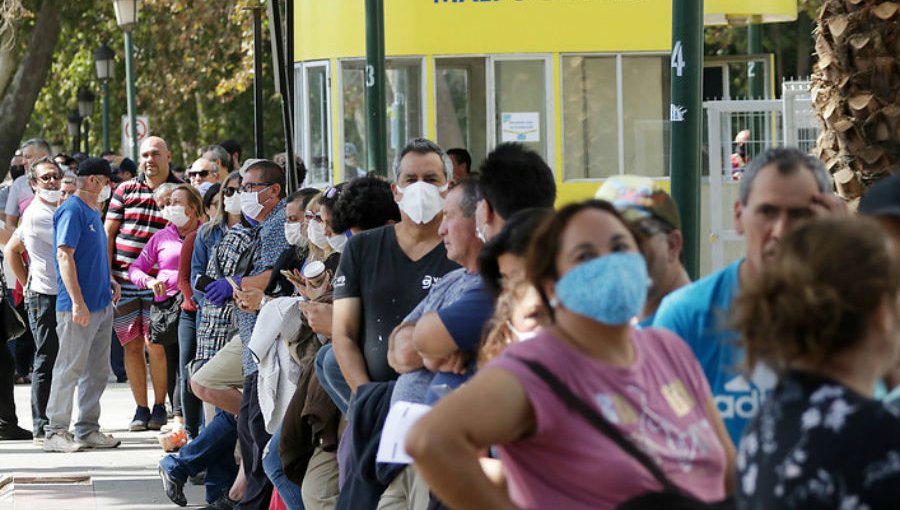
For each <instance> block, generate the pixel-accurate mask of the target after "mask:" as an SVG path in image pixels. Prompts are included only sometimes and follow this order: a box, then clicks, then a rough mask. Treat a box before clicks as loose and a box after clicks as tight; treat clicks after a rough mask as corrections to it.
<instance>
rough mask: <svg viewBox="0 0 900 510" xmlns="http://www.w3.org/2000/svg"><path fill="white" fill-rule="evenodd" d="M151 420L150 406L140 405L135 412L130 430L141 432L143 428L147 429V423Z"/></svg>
mask: <svg viewBox="0 0 900 510" xmlns="http://www.w3.org/2000/svg"><path fill="white" fill-rule="evenodd" d="M149 421H150V408H149V407H142V406H138V407H137V410H136V411H135V412H134V419H133V420H131V425H129V426H128V430H130V431H132V432H140V431H142V430H147V423H148V422H149Z"/></svg>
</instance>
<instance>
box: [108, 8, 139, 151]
mask: <svg viewBox="0 0 900 510" xmlns="http://www.w3.org/2000/svg"><path fill="white" fill-rule="evenodd" d="M139 2H140V0H113V6H114V7H115V9H116V23H118V24H119V27H120V28H121V29H122V30H123V31H125V75H126V77H127V81H128V125H129V127H130V133H129V135H130V138H131V148H130V149H131V150H129V151H128V152H129V154H130V155H131V159H132V161H137V160H138V155H137V153H138V146H137V119H136V116H137V114H136V113H135V109H136V108H137V106H136V105H135V90H134V44H133V42H132V40H131V31H132V29H134V26H135V25H137V21H138V11H139V10H140V4H139ZM123 149H124V147H123ZM122 152H125V151H124V150H123V151H122Z"/></svg>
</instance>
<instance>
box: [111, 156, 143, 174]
mask: <svg viewBox="0 0 900 510" xmlns="http://www.w3.org/2000/svg"><path fill="white" fill-rule="evenodd" d="M110 168H112V170H113V171H117V172H130V173H131V174H132V175H137V165H136V164H134V161H131V159H129V158H122V159H120V160H118V161H117V162H113V163H111V164H110Z"/></svg>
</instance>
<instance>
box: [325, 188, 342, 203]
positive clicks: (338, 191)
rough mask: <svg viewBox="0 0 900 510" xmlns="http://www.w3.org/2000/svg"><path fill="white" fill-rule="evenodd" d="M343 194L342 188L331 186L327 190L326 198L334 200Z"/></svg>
mask: <svg viewBox="0 0 900 510" xmlns="http://www.w3.org/2000/svg"><path fill="white" fill-rule="evenodd" d="M340 194H341V188H333V187H331V186H329V187H328V188H326V189H325V198H327V199H329V200H330V199H332V198H334V197H336V196H338V195H340Z"/></svg>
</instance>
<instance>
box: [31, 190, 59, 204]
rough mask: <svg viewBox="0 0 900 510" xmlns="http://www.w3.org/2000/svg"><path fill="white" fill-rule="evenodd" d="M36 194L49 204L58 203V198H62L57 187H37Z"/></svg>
mask: <svg viewBox="0 0 900 510" xmlns="http://www.w3.org/2000/svg"><path fill="white" fill-rule="evenodd" d="M37 194H38V196H39V197H41V198H42V199H44V200H46V201H47V202H50V203H51V204H56V203H58V202H59V199H61V198H62V191H61V190H58V189H38V190H37Z"/></svg>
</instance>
